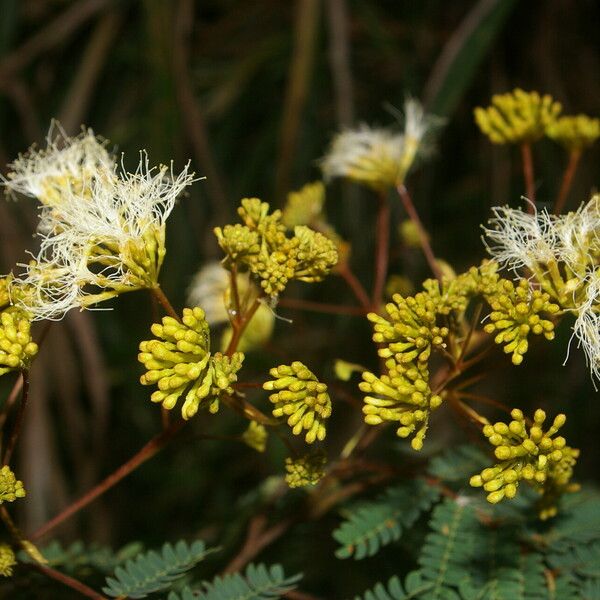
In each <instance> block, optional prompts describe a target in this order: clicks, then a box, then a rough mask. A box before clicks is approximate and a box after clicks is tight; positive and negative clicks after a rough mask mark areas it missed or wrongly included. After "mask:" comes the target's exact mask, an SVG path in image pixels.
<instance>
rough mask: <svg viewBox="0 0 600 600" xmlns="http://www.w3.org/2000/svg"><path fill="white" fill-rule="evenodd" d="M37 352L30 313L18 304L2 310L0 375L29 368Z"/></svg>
mask: <svg viewBox="0 0 600 600" xmlns="http://www.w3.org/2000/svg"><path fill="white" fill-rule="evenodd" d="M37 352H38V346H37V344H36V343H35V342H34V341H33V340H32V338H31V317H30V315H28V314H27V313H26V312H25V311H24V310H22V309H21V308H18V307H16V306H12V307H9V308H6V309H4V310H2V311H0V375H4V374H5V373H8V371H14V370H17V369H26V368H28V367H29V363H30V362H31V360H32V359H33V357H34V356H35V355H36V354H37Z"/></svg>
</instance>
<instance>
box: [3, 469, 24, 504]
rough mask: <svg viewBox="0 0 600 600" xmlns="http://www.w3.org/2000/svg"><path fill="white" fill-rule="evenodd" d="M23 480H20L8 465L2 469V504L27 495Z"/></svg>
mask: <svg viewBox="0 0 600 600" xmlns="http://www.w3.org/2000/svg"><path fill="white" fill-rule="evenodd" d="M25 495H26V494H25V488H24V487H23V482H22V481H19V480H18V479H17V478H16V477H15V474H14V473H13V472H12V471H11V469H10V467H9V466H8V465H5V466H4V467H2V468H1V469H0V504H2V503H4V502H14V501H15V500H16V499H17V498H24V497H25Z"/></svg>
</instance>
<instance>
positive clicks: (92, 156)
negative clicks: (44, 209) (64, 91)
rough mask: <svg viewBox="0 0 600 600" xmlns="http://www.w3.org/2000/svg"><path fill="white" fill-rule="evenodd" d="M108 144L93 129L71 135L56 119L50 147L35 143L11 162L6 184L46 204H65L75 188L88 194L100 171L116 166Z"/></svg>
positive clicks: (52, 127)
mask: <svg viewBox="0 0 600 600" xmlns="http://www.w3.org/2000/svg"><path fill="white" fill-rule="evenodd" d="M105 146H106V143H105V142H103V141H101V140H100V139H99V138H97V137H96V136H95V135H94V132H93V131H92V130H91V129H84V130H82V132H81V133H80V134H79V135H78V136H76V137H69V136H68V135H67V134H66V133H65V132H64V130H63V129H62V128H61V126H60V124H59V123H57V122H53V123H52V125H51V127H50V131H49V132H48V135H47V137H46V147H45V148H42V149H37V148H36V147H35V146H32V147H31V148H30V149H29V150H28V151H27V152H26V153H25V154H23V155H21V156H19V158H17V160H15V161H14V162H13V163H11V164H10V165H9V169H10V170H9V173H8V176H7V178H6V179H4V185H5V186H6V187H7V189H9V190H11V191H14V192H19V193H22V194H25V195H26V196H31V197H32V198H37V199H38V200H39V201H40V202H41V203H42V204H43V205H45V206H59V205H61V204H62V202H63V200H64V197H65V195H67V194H69V193H71V192H76V193H78V194H80V195H84V196H85V195H87V193H88V188H89V185H90V184H91V182H92V181H93V180H94V179H95V177H96V176H97V174H98V172H99V171H102V172H112V171H113V170H114V160H113V158H112V157H111V155H110V154H109V153H108V151H107V150H106V147H105Z"/></svg>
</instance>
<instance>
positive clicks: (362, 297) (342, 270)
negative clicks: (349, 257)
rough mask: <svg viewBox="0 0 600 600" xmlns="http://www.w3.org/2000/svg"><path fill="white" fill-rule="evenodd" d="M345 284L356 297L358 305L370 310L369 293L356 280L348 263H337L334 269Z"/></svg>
mask: <svg viewBox="0 0 600 600" xmlns="http://www.w3.org/2000/svg"><path fill="white" fill-rule="evenodd" d="M335 273H337V274H338V275H339V276H340V277H341V278H342V279H343V280H344V281H345V282H346V283H347V284H348V287H349V288H350V289H351V290H352V292H353V293H354V296H355V297H356V299H357V300H358V301H359V302H360V305H361V306H362V307H363V308H364V309H365V310H367V311H370V310H371V299H370V298H369V294H367V291H366V290H365V288H364V287H363V285H362V283H361V282H360V281H359V280H358V278H357V277H356V275H355V274H354V273H353V272H352V270H351V269H350V267H349V265H348V264H347V263H344V264H342V265H339V266H338V267H337V269H336V271H335Z"/></svg>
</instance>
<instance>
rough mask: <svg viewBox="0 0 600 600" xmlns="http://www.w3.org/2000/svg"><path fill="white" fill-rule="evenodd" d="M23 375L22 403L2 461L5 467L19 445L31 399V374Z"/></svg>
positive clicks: (25, 373) (23, 372)
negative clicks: (18, 441) (29, 399)
mask: <svg viewBox="0 0 600 600" xmlns="http://www.w3.org/2000/svg"><path fill="white" fill-rule="evenodd" d="M21 374H22V377H23V387H22V393H21V403H20V404H19V409H18V412H17V416H16V418H15V424H14V425H13V428H12V431H11V433H10V438H9V439H8V442H7V444H6V450H5V451H4V458H3V459H2V464H3V465H8V464H9V463H10V459H11V458H12V454H13V451H14V449H15V446H16V445H17V440H18V439H19V434H20V433H21V428H22V427H23V421H24V420H25V409H26V407H27V399H28V398H29V372H28V371H26V370H23V371H22V372H21Z"/></svg>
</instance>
